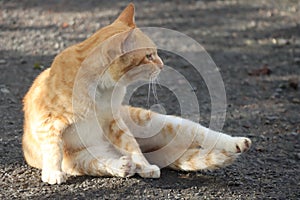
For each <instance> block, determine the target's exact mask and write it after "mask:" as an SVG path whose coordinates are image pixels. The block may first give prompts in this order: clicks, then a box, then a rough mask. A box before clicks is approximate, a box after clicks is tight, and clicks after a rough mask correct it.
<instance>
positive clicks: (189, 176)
mask: <svg viewBox="0 0 300 200" xmlns="http://www.w3.org/2000/svg"><path fill="white" fill-rule="evenodd" d="M98 178H99V179H105V181H108V182H109V181H113V182H114V181H115V179H120V180H126V179H125V178H109V177H93V176H71V177H69V178H68V181H67V183H64V184H68V185H72V184H81V183H83V182H86V181H89V180H90V181H91V180H92V179H98ZM111 179H114V180H111ZM128 179H132V180H131V182H143V183H144V184H145V185H147V187H150V188H160V189H187V188H191V187H199V188H200V187H207V186H210V185H214V186H217V185H220V186H221V185H222V186H224V185H226V183H225V181H224V180H223V179H222V178H221V177H218V176H217V175H216V176H214V175H212V174H209V173H200V172H178V171H174V170H170V169H162V171H161V177H160V178H159V179H147V178H142V177H140V176H139V175H135V176H133V177H131V178H128ZM101 181H102V180H101Z"/></svg>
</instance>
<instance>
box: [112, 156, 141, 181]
mask: <svg viewBox="0 0 300 200" xmlns="http://www.w3.org/2000/svg"><path fill="white" fill-rule="evenodd" d="M135 169H136V165H135V163H133V162H132V160H131V159H130V158H129V157H128V156H123V157H121V158H120V159H119V160H117V161H116V163H115V165H114V166H113V174H114V175H116V176H119V177H124V178H125V177H130V176H133V175H134V174H135Z"/></svg>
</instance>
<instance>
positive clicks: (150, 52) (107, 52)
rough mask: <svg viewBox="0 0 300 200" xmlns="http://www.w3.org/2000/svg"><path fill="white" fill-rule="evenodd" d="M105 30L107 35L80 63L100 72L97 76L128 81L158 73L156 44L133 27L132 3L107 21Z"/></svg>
mask: <svg viewBox="0 0 300 200" xmlns="http://www.w3.org/2000/svg"><path fill="white" fill-rule="evenodd" d="M121 29H123V30H122V31H119V30H121ZM113 30H118V32H114V31H113ZM108 31H110V32H111V33H112V34H111V36H110V37H108V38H107V39H106V40H104V41H103V42H102V43H101V44H100V45H99V46H97V47H96V48H95V49H94V50H93V51H92V52H91V54H90V55H89V56H88V57H87V58H86V59H85V61H84V62H83V65H87V66H89V68H90V69H92V70H95V72H98V73H101V76H105V77H106V78H107V76H109V78H110V79H111V81H112V82H115V83H116V82H118V81H122V82H123V83H124V84H129V83H131V82H134V81H137V80H149V79H150V78H155V76H157V75H158V73H159V72H160V70H161V69H162V67H163V62H162V60H161V59H160V57H159V56H158V55H157V48H156V45H155V44H154V43H153V42H152V40H151V39H150V38H149V37H148V36H147V35H145V34H144V33H143V32H142V31H141V30H140V29H138V28H137V27H136V25H135V22H134V6H133V4H129V5H128V6H127V8H125V10H124V11H123V12H122V13H121V14H120V16H119V17H118V18H117V19H116V20H115V21H114V22H113V23H112V24H111V25H109V27H108Z"/></svg>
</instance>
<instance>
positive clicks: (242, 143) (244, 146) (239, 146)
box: [233, 137, 252, 153]
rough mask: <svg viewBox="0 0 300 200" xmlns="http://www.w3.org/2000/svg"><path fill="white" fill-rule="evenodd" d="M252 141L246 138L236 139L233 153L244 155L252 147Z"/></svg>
mask: <svg viewBox="0 0 300 200" xmlns="http://www.w3.org/2000/svg"><path fill="white" fill-rule="evenodd" d="M251 144H252V142H251V140H250V139H249V138H245V137H234V144H233V145H234V150H233V153H244V152H246V151H248V150H249V149H250V147H251Z"/></svg>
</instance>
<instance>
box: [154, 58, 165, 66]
mask: <svg viewBox="0 0 300 200" xmlns="http://www.w3.org/2000/svg"><path fill="white" fill-rule="evenodd" d="M155 64H156V65H157V66H158V67H159V69H162V68H163V66H164V63H163V61H162V60H161V58H160V57H157V58H156V59H155Z"/></svg>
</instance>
